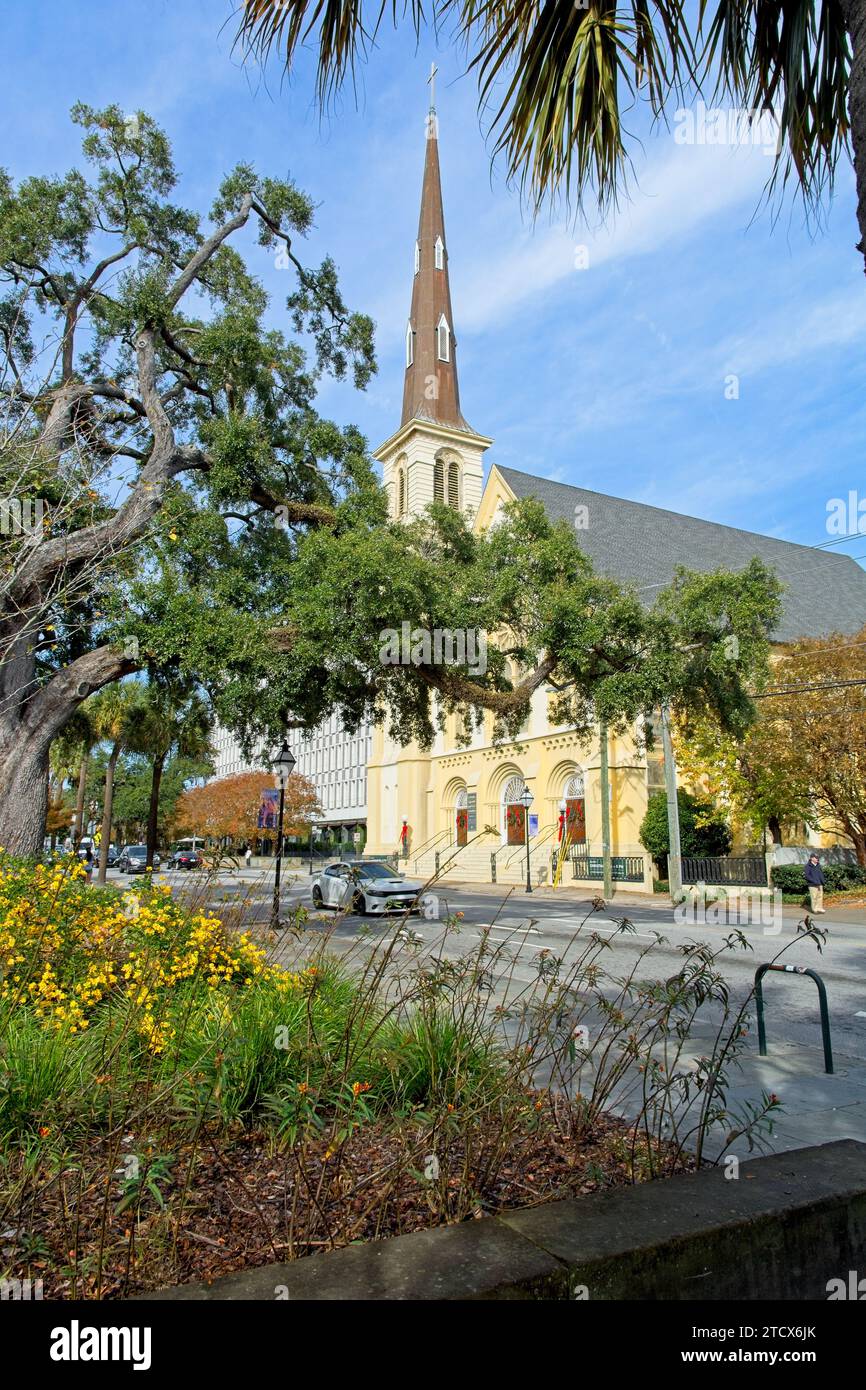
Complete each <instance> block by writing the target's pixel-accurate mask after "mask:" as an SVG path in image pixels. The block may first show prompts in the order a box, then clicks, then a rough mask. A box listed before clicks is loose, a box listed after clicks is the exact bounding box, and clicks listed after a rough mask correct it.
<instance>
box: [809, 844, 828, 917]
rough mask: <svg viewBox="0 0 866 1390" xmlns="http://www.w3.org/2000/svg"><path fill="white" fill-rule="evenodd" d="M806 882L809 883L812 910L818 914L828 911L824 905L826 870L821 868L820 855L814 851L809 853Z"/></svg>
mask: <svg viewBox="0 0 866 1390" xmlns="http://www.w3.org/2000/svg"><path fill="white" fill-rule="evenodd" d="M806 882H807V884H808V885H809V897H810V898H811V900H812V911H813V912H814V913H815V914H816V915H817V913H819V912H824V911H826V909H825V907H824V870H823V869H822V868H821V864H820V861H819V859H818V856H817V854H815V853H814V851H813V852H812V853H811V854H810V855H809V862H808V863H807V865H806Z"/></svg>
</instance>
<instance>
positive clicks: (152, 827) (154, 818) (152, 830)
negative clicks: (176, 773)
mask: <svg viewBox="0 0 866 1390" xmlns="http://www.w3.org/2000/svg"><path fill="white" fill-rule="evenodd" d="M164 766H165V754H160V756H159V757H158V758H154V760H153V772H152V775H151V779H150V809H149V811H148V815H147V860H146V863H147V867H148V868H149V869H152V868H153V856H154V854H155V852H156V831H157V822H158V819H159V784H160V782H161V781H162V770H163V767H164Z"/></svg>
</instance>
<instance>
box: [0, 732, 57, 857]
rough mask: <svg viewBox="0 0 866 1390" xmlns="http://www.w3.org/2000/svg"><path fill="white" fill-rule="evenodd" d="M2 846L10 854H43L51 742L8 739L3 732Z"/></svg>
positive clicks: (0, 781) (0, 764)
mask: <svg viewBox="0 0 866 1390" xmlns="http://www.w3.org/2000/svg"><path fill="white" fill-rule="evenodd" d="M0 748H2V749H3V753H2V755H0V788H2V796H0V846H2V848H3V849H5V850H6V851H7V852H8V853H9V854H20V855H23V856H26V857H28V858H30V857H32V858H35V857H36V856H37V855H39V854H40V853H41V850H42V841H43V839H44V836H45V817H46V814H47V811H48V782H47V777H46V774H47V772H48V742H47V741H42V740H40V742H39V743H38V744H36V745H35V746H34V745H33V744H32V743H26V742H21V741H17V740H15V739H14V738H13V739H6V738H5V737H3V736H2V730H0Z"/></svg>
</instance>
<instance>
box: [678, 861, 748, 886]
mask: <svg viewBox="0 0 866 1390" xmlns="http://www.w3.org/2000/svg"><path fill="white" fill-rule="evenodd" d="M680 863H681V864H682V879H683V883H689V884H694V883H718V884H730V885H732V886H736V887H739V888H766V886H767V865H766V863H765V861H764V856H763V855H762V854H728V855H712V856H705V857H697V856H695V855H688V854H684V855H683V856H682V857H681V860H680Z"/></svg>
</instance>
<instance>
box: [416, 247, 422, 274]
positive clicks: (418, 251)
mask: <svg viewBox="0 0 866 1390" xmlns="http://www.w3.org/2000/svg"><path fill="white" fill-rule="evenodd" d="M420 269H421V247H420V246H419V245H418V243H417V241H416V242H415V274H416V275H417V274H418V271H419V270H420Z"/></svg>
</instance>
